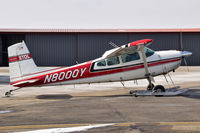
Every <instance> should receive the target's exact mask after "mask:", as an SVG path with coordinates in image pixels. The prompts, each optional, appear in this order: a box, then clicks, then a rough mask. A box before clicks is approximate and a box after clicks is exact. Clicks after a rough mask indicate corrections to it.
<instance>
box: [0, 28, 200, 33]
mask: <svg viewBox="0 0 200 133" xmlns="http://www.w3.org/2000/svg"><path fill="white" fill-rule="evenodd" d="M79 32H80V33H106V32H107V33H109V32H113V33H129V32H200V28H188V29H11V28H10V29H9V28H1V29H0V33H79Z"/></svg>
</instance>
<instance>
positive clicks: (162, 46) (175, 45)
mask: <svg viewBox="0 0 200 133" xmlns="http://www.w3.org/2000/svg"><path fill="white" fill-rule="evenodd" d="M129 39H130V41H136V40H140V39H153V43H152V44H151V45H150V46H149V47H150V48H152V49H154V50H178V49H179V33H132V34H130V35H129Z"/></svg>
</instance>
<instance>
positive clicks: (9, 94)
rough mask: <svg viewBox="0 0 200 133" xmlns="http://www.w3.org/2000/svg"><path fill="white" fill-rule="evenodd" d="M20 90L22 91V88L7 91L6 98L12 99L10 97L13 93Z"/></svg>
mask: <svg viewBox="0 0 200 133" xmlns="http://www.w3.org/2000/svg"><path fill="white" fill-rule="evenodd" d="M19 89H21V88H16V89H13V90H9V91H7V92H6V93H5V97H10V96H11V95H12V92H13V91H16V90H19Z"/></svg>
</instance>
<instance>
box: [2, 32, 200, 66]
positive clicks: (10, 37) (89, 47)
mask: <svg viewBox="0 0 200 133" xmlns="http://www.w3.org/2000/svg"><path fill="white" fill-rule="evenodd" d="M145 38H151V39H153V40H154V42H153V45H151V46H150V47H151V48H152V49H154V50H169V49H174V50H188V51H191V52H192V53H193V55H192V56H191V57H190V58H188V60H187V61H188V65H192V66H196V65H200V52H199V50H200V29H192V28H191V29H0V65H1V66H8V56H7V47H8V46H10V45H12V44H14V43H17V42H20V41H22V40H24V41H25V42H26V44H27V46H28V48H29V50H30V52H31V55H32V57H33V58H34V60H35V63H36V64H37V65H38V66H70V65H74V64H76V61H77V62H78V63H82V62H85V61H89V60H92V59H95V58H98V57H100V56H101V55H102V54H103V53H104V52H105V51H106V50H109V49H112V48H113V47H112V46H111V45H110V44H109V42H113V43H115V44H117V45H119V46H120V45H123V44H126V43H129V42H131V41H135V40H139V39H145Z"/></svg>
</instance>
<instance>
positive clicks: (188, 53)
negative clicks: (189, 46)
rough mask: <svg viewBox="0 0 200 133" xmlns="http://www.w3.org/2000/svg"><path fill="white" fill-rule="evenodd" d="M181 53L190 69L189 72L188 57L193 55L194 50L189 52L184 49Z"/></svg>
mask: <svg viewBox="0 0 200 133" xmlns="http://www.w3.org/2000/svg"><path fill="white" fill-rule="evenodd" d="M181 55H182V58H183V61H184V63H185V66H186V67H187V70H188V72H189V67H188V63H187V60H186V57H188V56H191V55H192V52H189V51H182V52H181Z"/></svg>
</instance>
